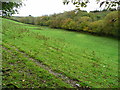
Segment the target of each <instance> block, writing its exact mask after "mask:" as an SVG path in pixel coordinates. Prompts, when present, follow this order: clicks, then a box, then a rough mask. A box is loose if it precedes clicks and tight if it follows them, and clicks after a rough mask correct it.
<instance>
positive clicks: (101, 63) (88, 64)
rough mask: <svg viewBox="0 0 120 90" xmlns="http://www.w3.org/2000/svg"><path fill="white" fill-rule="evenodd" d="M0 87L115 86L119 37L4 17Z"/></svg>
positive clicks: (116, 85) (116, 83)
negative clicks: (0, 84) (57, 27)
mask: <svg viewBox="0 0 120 90" xmlns="http://www.w3.org/2000/svg"><path fill="white" fill-rule="evenodd" d="M2 23H3V26H2V27H3V43H2V46H3V67H2V68H3V82H2V84H3V87H14V88H41V87H42V88H58V87H59V88H115V87H118V41H117V40H116V39H111V38H106V37H100V36H93V35H88V34H83V33H76V32H70V31H65V30H63V29H52V28H49V27H43V26H34V25H28V24H23V23H19V22H15V21H12V20H8V19H3V21H2Z"/></svg>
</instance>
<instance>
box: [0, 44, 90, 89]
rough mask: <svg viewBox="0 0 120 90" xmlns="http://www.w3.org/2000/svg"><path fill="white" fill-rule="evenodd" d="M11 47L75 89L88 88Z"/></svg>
mask: <svg viewBox="0 0 120 90" xmlns="http://www.w3.org/2000/svg"><path fill="white" fill-rule="evenodd" d="M9 46H10V45H9ZM11 47H12V48H14V49H15V50H16V51H18V52H19V53H21V54H22V55H23V56H24V57H27V58H28V59H29V60H32V61H33V62H35V63H36V65H37V66H39V67H41V68H43V69H45V70H47V71H48V72H49V73H51V74H52V75H54V76H56V77H57V78H59V79H61V80H62V81H64V82H66V83H68V84H70V85H71V86H73V87H75V88H76V89H87V90H90V87H87V86H81V85H79V84H78V83H80V82H81V81H79V80H73V79H71V78H69V77H67V76H65V75H62V74H61V73H58V72H55V71H53V70H52V69H51V68H50V67H48V66H47V65H45V64H44V63H43V62H40V61H38V60H37V59H35V58H33V57H31V56H29V55H28V54H26V53H25V52H23V51H21V50H19V49H18V48H16V47H15V46H11ZM2 49H5V50H7V51H8V52H12V51H11V50H9V49H8V48H7V47H4V46H2Z"/></svg>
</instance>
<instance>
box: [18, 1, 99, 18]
mask: <svg viewBox="0 0 120 90" xmlns="http://www.w3.org/2000/svg"><path fill="white" fill-rule="evenodd" d="M90 1H91V3H90V4H88V7H87V8H85V9H84V10H87V11H88V12H89V11H92V10H96V9H98V8H99V5H96V3H95V0H90ZM24 3H25V6H22V7H21V8H20V9H19V14H16V15H17V16H28V15H32V16H42V15H50V14H54V13H62V12H64V11H70V10H74V9H75V6H74V5H72V4H69V5H63V3H62V0H25V1H24Z"/></svg>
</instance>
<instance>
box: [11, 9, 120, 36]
mask: <svg viewBox="0 0 120 90" xmlns="http://www.w3.org/2000/svg"><path fill="white" fill-rule="evenodd" d="M11 18H12V19H14V20H17V21H20V22H22V23H27V24H34V25H40V26H49V27H51V28H59V29H66V30H72V31H77V32H81V31H82V32H88V33H92V34H98V35H107V36H108V35H110V36H113V37H118V30H119V23H118V22H119V20H118V11H106V10H103V11H93V12H90V13H87V12H86V11H78V12H76V10H73V11H68V12H64V13H59V14H53V15H50V16H48V15H45V16H40V17H32V16H28V17H11Z"/></svg>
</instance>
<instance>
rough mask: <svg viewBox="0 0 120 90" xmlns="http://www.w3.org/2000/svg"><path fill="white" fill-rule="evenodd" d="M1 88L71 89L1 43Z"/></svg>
mask: <svg viewBox="0 0 120 90" xmlns="http://www.w3.org/2000/svg"><path fill="white" fill-rule="evenodd" d="M3 47H5V48H6V49H3V66H2V67H3V69H2V71H3V77H2V78H3V80H2V81H3V82H2V84H3V86H2V87H3V88H12V87H14V88H15V87H16V88H41V87H42V88H46V87H49V88H68V87H69V88H72V87H71V86H70V85H68V84H66V83H64V82H63V81H61V80H60V79H58V78H56V77H55V76H53V75H52V74H50V73H49V72H48V71H46V70H44V69H42V68H40V67H38V66H37V65H36V64H35V63H34V62H33V61H31V60H29V58H28V57H25V56H23V54H21V53H20V52H18V51H16V49H15V48H13V47H10V46H9V45H8V44H5V43H3Z"/></svg>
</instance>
